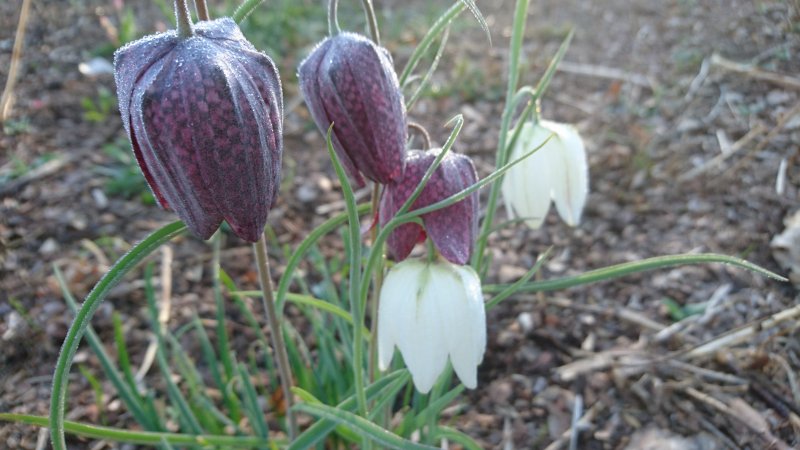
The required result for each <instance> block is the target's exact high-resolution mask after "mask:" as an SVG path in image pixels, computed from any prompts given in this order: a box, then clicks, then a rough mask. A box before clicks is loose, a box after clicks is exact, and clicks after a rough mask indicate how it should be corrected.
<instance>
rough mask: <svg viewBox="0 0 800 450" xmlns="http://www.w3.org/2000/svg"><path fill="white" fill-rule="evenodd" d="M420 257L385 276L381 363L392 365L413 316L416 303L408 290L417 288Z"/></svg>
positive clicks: (380, 320)
mask: <svg viewBox="0 0 800 450" xmlns="http://www.w3.org/2000/svg"><path fill="white" fill-rule="evenodd" d="M420 269H421V266H420V264H419V261H417V260H413V259H409V260H406V261H404V262H401V263H400V264H397V265H396V266H394V267H393V268H392V270H390V271H389V273H388V274H387V275H386V278H385V279H384V280H383V287H382V288H381V294H380V304H379V306H378V367H380V369H381V370H386V369H388V368H389V364H391V362H392V356H393V355H394V347H395V344H397V339H398V336H399V335H402V334H404V333H405V331H406V330H405V327H408V326H410V322H413V320H414V314H413V310H414V303H413V299H412V296H411V295H409V292H414V291H415V290H416V289H417V283H418V280H419V271H420Z"/></svg>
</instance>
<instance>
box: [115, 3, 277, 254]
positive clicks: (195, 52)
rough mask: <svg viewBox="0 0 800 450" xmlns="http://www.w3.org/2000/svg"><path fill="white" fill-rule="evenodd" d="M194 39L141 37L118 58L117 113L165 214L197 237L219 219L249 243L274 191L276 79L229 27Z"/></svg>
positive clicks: (219, 24)
mask: <svg viewBox="0 0 800 450" xmlns="http://www.w3.org/2000/svg"><path fill="white" fill-rule="evenodd" d="M195 31H196V34H195V35H193V36H191V37H186V38H184V37H178V36H177V35H176V33H175V32H170V33H164V34H161V35H154V36H150V37H146V38H144V39H141V40H139V41H136V42H134V43H132V44H129V45H128V46H125V47H124V48H122V49H120V50H119V51H118V52H117V53H116V55H115V81H116V82H117V95H118V97H119V106H120V114H121V115H122V118H123V123H124V125H125V128H126V130H127V131H128V134H129V137H130V140H131V144H132V146H133V151H134V154H135V155H136V159H137V162H138V163H139V166H140V167H141V169H142V172H143V173H144V176H145V179H146V180H147V183H148V184H149V185H150V188H151V189H152V190H153V193H154V194H155V196H156V198H157V199H158V201H159V203H160V204H161V205H162V206H163V207H165V208H171V209H173V210H174V211H175V213H176V214H178V216H179V217H180V218H181V219H182V220H183V221H184V222H186V224H187V226H188V227H189V229H190V230H191V231H192V232H193V233H194V234H196V235H198V236H200V237H201V238H204V239H207V238H208V237H210V236H211V234H212V233H213V232H214V231H215V230H216V229H217V228H218V227H219V224H220V223H221V221H222V220H223V218H224V219H225V220H227V221H228V222H229V223H230V225H231V228H232V229H233V230H234V233H236V234H237V235H238V236H239V237H241V238H243V239H245V240H247V241H251V242H254V241H255V240H257V239H258V238H259V237H260V235H261V233H262V231H263V228H264V225H265V224H266V220H267V214H268V212H269V209H270V208H271V206H272V205H273V204H274V202H275V198H276V195H277V190H278V186H279V183H280V165H281V153H282V145H283V143H282V116H283V104H282V102H283V99H282V93H281V86H280V79H279V77H278V73H277V70H276V69H275V65H274V64H273V63H272V61H271V60H270V59H269V57H267V56H266V55H264V54H263V53H260V52H258V51H257V50H256V49H255V48H254V47H253V45H252V44H250V43H249V42H247V40H246V39H245V38H244V36H243V35H242V33H241V31H240V30H239V28H238V26H237V25H236V23H235V22H233V21H232V20H231V19H227V18H226V19H218V20H214V21H203V22H201V23H200V24H198V25H197V27H195Z"/></svg>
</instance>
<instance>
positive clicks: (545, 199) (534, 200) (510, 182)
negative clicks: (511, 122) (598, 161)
mask: <svg viewBox="0 0 800 450" xmlns="http://www.w3.org/2000/svg"><path fill="white" fill-rule="evenodd" d="M551 135H552V137H551V138H550V140H549V141H547V142H546V143H545V144H544V145H543V146H542V147H541V148H540V149H539V150H537V151H536V152H535V153H533V154H532V155H530V156H528V157H527V158H525V160H523V161H521V162H520V163H519V164H517V165H516V166H514V167H512V168H511V169H509V170H508V172H506V175H505V177H504V178H503V186H502V192H503V198H504V200H505V203H506V208H507V209H508V211H509V214H510V215H511V216H512V217H515V218H516V217H518V218H521V219H525V223H526V224H527V225H528V226H529V227H531V228H539V227H540V226H541V225H542V223H543V222H544V219H545V217H546V216H547V211H548V210H549V209H550V201H551V200H553V201H554V202H555V204H556V209H557V210H558V214H559V215H560V216H561V219H563V220H564V222H566V223H567V225H570V226H576V225H577V224H578V222H579V221H580V218H581V212H582V211H583V207H584V205H585V204H586V195H587V194H588V192H589V169H588V164H587V162H586V149H585V147H584V145H583V140H582V139H581V136H580V135H579V134H578V131H577V130H576V129H575V128H574V127H572V126H570V125H565V124H561V123H556V122H549V121H546V120H543V121H540V122H539V123H538V124H533V123H530V122H528V123H525V124H524V125H523V126H522V130H521V132H520V134H519V137H518V139H517V142H516V144H515V145H514V148H513V149H512V150H511V155H510V156H509V161H513V160H515V159H517V158H519V157H520V156H522V155H524V154H526V153H528V152H530V151H531V150H533V149H534V148H536V147H538V146H540V145H542V143H543V142H545V140H547V138H548V137H550V136H551Z"/></svg>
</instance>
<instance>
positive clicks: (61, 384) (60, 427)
mask: <svg viewBox="0 0 800 450" xmlns="http://www.w3.org/2000/svg"><path fill="white" fill-rule="evenodd" d="M185 230H186V225H184V224H183V222H173V223H171V224H169V225H165V226H164V227H162V228H161V229H159V230H158V231H155V232H154V233H153V234H151V235H150V236H148V237H147V238H145V239H144V240H143V241H142V242H140V243H139V244H137V245H136V246H134V247H133V248H132V249H131V251H129V252H128V253H126V254H125V255H124V256H123V257H122V258H120V259H119V260H118V261H117V262H116V264H114V266H113V267H112V268H111V269H110V270H109V271H108V272H106V274H105V275H104V276H103V278H101V279H100V281H99V282H98V283H97V284H96V285H95V287H94V289H92V292H90V293H89V295H88V296H86V300H84V302H83V305H81V309H80V310H78V313H77V314H76V315H75V320H73V321H72V325H70V327H69V330H68V331H67V337H66V338H65V339H64V344H63V345H62V346H61V353H60V354H59V355H58V361H57V362H56V370H55V373H54V374H53V386H52V390H51V393H50V423H49V426H50V439H51V441H52V443H53V449H54V450H65V449H66V442H65V441H64V404H65V403H66V399H67V384H68V381H69V378H68V376H69V369H70V367H71V366H72V360H73V359H74V358H75V352H76V351H77V350H78V345H79V344H80V342H81V338H82V337H83V334H84V333H85V332H86V328H87V327H88V326H89V323H90V322H91V320H92V316H93V315H94V313H95V311H97V308H98V307H99V306H100V303H101V302H102V301H103V299H105V298H106V296H107V295H108V293H109V292H110V291H111V289H112V288H114V287H115V286H116V285H117V284H119V282H120V281H121V280H122V278H123V277H124V276H125V275H126V274H127V273H128V272H130V271H131V270H133V268H134V267H136V265H137V264H139V263H140V262H141V261H142V260H143V259H144V258H145V257H147V256H148V255H149V254H150V253H152V252H153V251H155V250H156V249H157V248H159V247H160V246H161V245H162V244H164V243H165V242H168V241H169V240H170V239H172V238H174V237H175V236H178V235H179V234H181V233H183V232H184V231H185Z"/></svg>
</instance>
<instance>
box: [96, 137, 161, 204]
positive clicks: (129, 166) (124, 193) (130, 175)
mask: <svg viewBox="0 0 800 450" xmlns="http://www.w3.org/2000/svg"><path fill="white" fill-rule="evenodd" d="M103 152H104V153H105V154H106V155H108V156H109V158H110V159H111V164H110V165H109V166H99V167H97V168H96V170H97V172H98V173H100V174H102V175H104V176H106V177H107V178H108V180H107V181H106V184H105V191H106V192H107V193H108V194H109V195H111V196H119V197H122V198H126V199H132V198H138V199H139V200H140V201H141V202H142V203H143V204H145V205H154V204H155V203H156V201H155V197H153V194H152V193H151V192H150V189H149V188H148V187H147V182H146V181H145V179H144V176H143V175H142V171H141V170H139V165H138V164H137V162H136V159H135V158H134V156H133V152H132V151H131V149H130V144H128V140H127V138H125V137H119V138H117V139H116V140H115V141H114V142H109V143H107V144H105V145H103Z"/></svg>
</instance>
